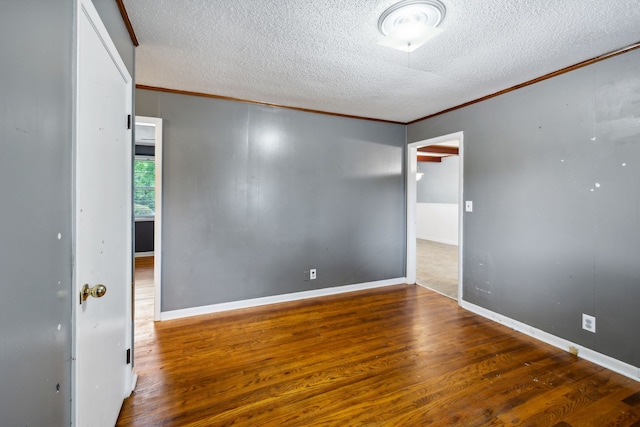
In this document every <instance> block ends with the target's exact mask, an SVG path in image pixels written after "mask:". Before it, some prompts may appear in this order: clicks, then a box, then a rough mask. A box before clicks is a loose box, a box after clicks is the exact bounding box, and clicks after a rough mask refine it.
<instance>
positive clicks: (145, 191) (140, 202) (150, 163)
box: [133, 157, 156, 218]
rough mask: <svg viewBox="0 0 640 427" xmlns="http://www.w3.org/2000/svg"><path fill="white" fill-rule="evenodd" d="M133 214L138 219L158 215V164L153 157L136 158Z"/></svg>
mask: <svg viewBox="0 0 640 427" xmlns="http://www.w3.org/2000/svg"><path fill="white" fill-rule="evenodd" d="M133 213H134V216H135V217H136V218H144V217H153V216H154V215H155V213H156V162H155V160H154V158H153V157H136V159H135V162H134V167H133Z"/></svg>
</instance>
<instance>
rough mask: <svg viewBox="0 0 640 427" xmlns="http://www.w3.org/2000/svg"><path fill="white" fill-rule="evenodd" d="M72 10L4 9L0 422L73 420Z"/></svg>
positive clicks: (59, 0) (65, 0)
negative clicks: (0, 385) (71, 417)
mask: <svg viewBox="0 0 640 427" xmlns="http://www.w3.org/2000/svg"><path fill="white" fill-rule="evenodd" d="M104 1H105V10H107V9H109V8H115V10H116V11H117V6H116V5H115V2H110V3H111V6H109V5H107V4H106V0H104ZM73 16H74V2H73V1H71V0H46V1H44V0H40V1H35V0H28V1H24V0H23V1H5V2H2V12H1V13H0V56H1V57H2V73H1V78H0V132H1V135H2V137H1V138H0V147H1V152H2V154H1V155H0V198H1V200H2V202H1V203H0V230H2V238H1V240H0V285H1V286H2V298H0V336H1V337H2V344H1V345H0V384H2V388H0V424H2V425H3V426H4V425H7V426H18V425H20V426H26V425H29V426H38V425H41V426H44V425H50V426H54V425H55V426H63V425H69V424H70V421H71V420H70V416H71V402H70V401H71V335H72V334H71V303H72V301H75V296H74V295H72V292H71V290H72V252H71V251H72V247H71V244H72V236H71V232H72V218H71V214H72V194H71V188H72V145H71V141H72V138H73V134H72V120H73V113H72V99H73V87H72V81H73V68H72V64H73V46H74V36H73ZM131 50H133V49H132V48H131ZM58 235H60V237H58ZM58 387H59V390H58Z"/></svg>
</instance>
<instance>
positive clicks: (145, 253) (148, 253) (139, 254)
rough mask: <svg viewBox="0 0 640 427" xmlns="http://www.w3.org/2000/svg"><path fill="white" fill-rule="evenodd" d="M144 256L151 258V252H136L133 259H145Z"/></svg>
mask: <svg viewBox="0 0 640 427" xmlns="http://www.w3.org/2000/svg"><path fill="white" fill-rule="evenodd" d="M145 256H153V251H151V252H136V253H135V255H134V257H135V258H141V257H145Z"/></svg>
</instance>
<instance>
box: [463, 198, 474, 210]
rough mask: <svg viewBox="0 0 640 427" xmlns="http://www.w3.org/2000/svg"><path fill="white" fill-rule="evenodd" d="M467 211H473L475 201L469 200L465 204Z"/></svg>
mask: <svg viewBox="0 0 640 427" xmlns="http://www.w3.org/2000/svg"><path fill="white" fill-rule="evenodd" d="M464 210H465V212H473V202H472V201H471V200H467V201H466V202H465V204H464Z"/></svg>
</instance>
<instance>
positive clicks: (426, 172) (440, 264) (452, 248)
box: [407, 132, 464, 302]
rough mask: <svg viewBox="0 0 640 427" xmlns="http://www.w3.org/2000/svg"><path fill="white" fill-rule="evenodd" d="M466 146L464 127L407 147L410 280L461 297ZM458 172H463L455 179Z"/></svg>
mask: <svg viewBox="0 0 640 427" xmlns="http://www.w3.org/2000/svg"><path fill="white" fill-rule="evenodd" d="M463 149H464V144H463V132H456V133H453V134H448V135H443V136H440V137H437V138H430V139H427V140H423V141H417V142H414V143H411V144H408V146H407V282H408V283H417V284H419V285H422V286H425V287H428V288H430V289H433V290H435V291H436V292H439V293H442V294H444V295H446V296H449V297H452V298H454V299H456V300H458V302H460V301H462V297H463V295H462V245H463V239H462V225H463V221H462V206H463V202H462V200H463V194H462V189H463V171H464V168H463V159H464V157H463ZM453 156H457V157H456V158H453ZM456 166H457V167H456ZM452 173H455V174H457V177H456V176H453V178H452V177H451V174H452ZM447 174H448V175H447ZM456 178H457V179H456ZM421 179H431V180H432V181H431V182H425V181H422V182H421V181H420V180H421ZM434 179H435V182H434V181H433V180H434ZM442 179H448V181H447V182H443V181H442ZM454 181H457V182H454ZM419 185H420V191H421V193H420V199H421V200H420V203H419V200H418V199H419V197H418V188H419ZM447 185H448V186H449V187H450V188H449V191H448V193H447V192H446V191H445V190H446V187H447ZM452 185H453V186H452ZM443 189H444V190H443ZM447 197H448V198H449V199H447ZM425 201H426V202H436V203H423V202H425ZM442 202H446V203H442Z"/></svg>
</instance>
